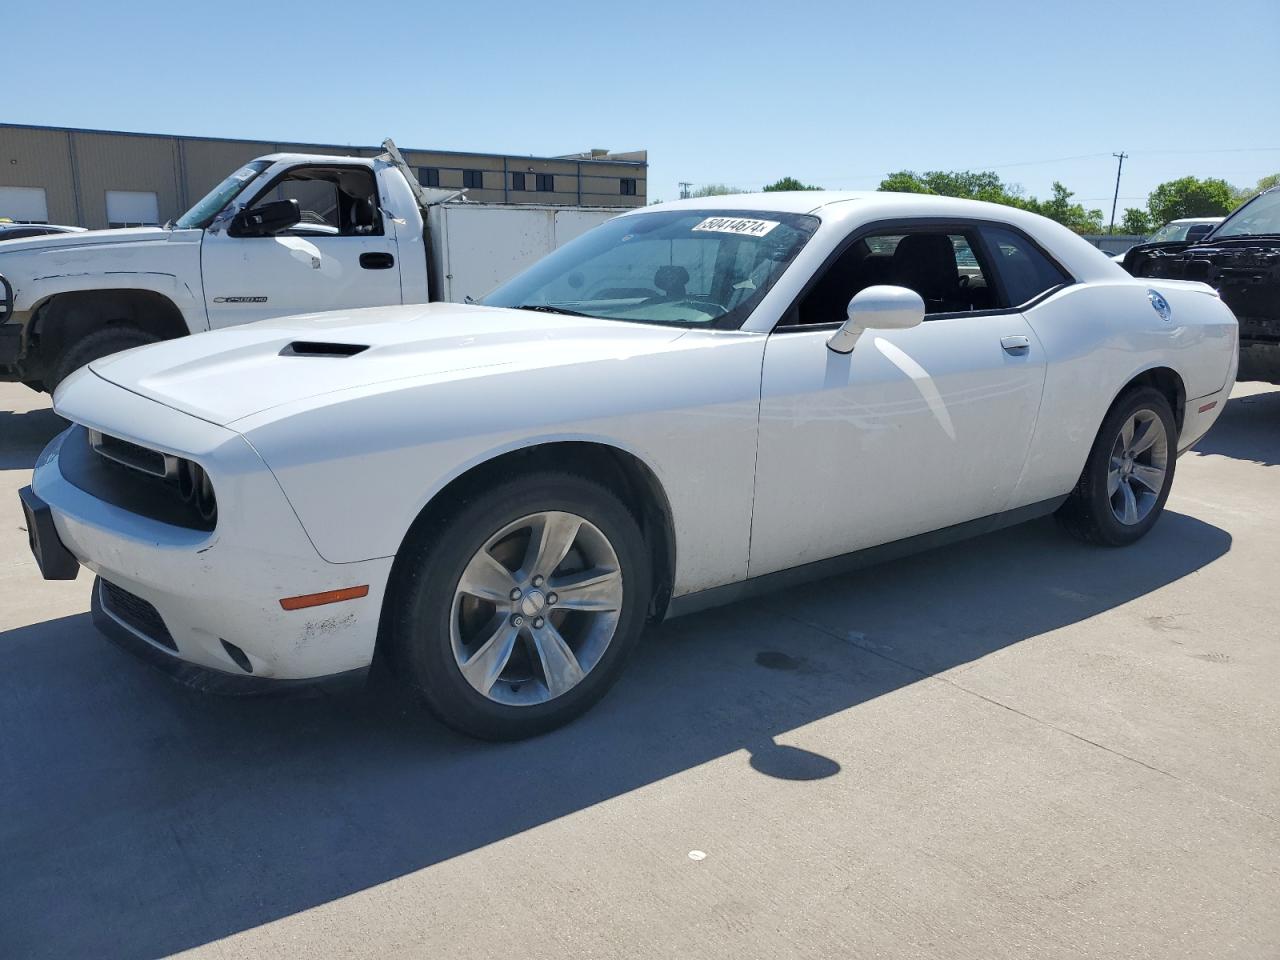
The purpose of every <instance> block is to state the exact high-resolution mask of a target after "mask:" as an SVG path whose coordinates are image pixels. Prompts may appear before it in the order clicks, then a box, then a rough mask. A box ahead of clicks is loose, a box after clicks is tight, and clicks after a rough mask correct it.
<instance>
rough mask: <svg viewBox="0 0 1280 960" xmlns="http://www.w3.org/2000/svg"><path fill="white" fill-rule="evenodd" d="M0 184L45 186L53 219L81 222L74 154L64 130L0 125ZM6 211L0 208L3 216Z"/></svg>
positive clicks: (50, 214) (0, 213)
mask: <svg viewBox="0 0 1280 960" xmlns="http://www.w3.org/2000/svg"><path fill="white" fill-rule="evenodd" d="M0 186H3V187H43V188H44V199H45V204H46V205H47V207H48V210H49V222H50V223H65V224H70V225H72V226H77V225H80V224H79V223H78V221H77V219H76V200H75V189H74V187H73V184H72V179H71V155H70V153H69V152H68V151H67V134H66V133H65V132H64V131H62V130H24V129H21V128H18V127H0ZM3 214H4V211H2V210H0V216H3Z"/></svg>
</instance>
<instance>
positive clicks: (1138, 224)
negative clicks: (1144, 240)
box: [1120, 207, 1156, 236]
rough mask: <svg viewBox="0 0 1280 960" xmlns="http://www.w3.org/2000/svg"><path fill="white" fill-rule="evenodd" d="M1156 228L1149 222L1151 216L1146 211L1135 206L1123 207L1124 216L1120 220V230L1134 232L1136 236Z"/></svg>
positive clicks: (1143, 234)
mask: <svg viewBox="0 0 1280 960" xmlns="http://www.w3.org/2000/svg"><path fill="white" fill-rule="evenodd" d="M1155 228H1156V225H1155V224H1153V223H1152V222H1151V217H1150V215H1148V213H1147V211H1145V210H1139V209H1138V208H1137V207H1125V208H1124V217H1123V218H1122V219H1121V220H1120V232H1121V233H1128V234H1134V235H1137V236H1146V235H1147V234H1148V233H1151V232H1152V231H1154V230H1155Z"/></svg>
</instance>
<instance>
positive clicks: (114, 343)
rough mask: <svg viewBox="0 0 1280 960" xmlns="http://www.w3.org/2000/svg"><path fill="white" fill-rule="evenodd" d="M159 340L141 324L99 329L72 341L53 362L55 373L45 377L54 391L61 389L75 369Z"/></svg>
mask: <svg viewBox="0 0 1280 960" xmlns="http://www.w3.org/2000/svg"><path fill="white" fill-rule="evenodd" d="M158 340H159V337H156V336H155V335H154V334H150V333H147V332H146V331H145V330H139V329H138V328H137V327H130V326H114V327H106V328H104V329H102V330H95V331H94V332H93V333H91V334H89V335H88V336H87V337H84V338H83V339H81V340H78V341H76V342H74V343H71V344H68V345H67V348H66V349H65V350H63V351H62V356H60V357H59V358H58V360H57V362H56V363H55V364H54V365H53V374H52V376H49V377H45V380H44V386H46V387H47V388H48V390H49V392H50V393H53V391H54V390H56V389H58V384H60V383H61V382H62V381H63V380H65V379H67V377H69V376H71V374H73V373H75V372H76V371H77V370H79V369H80V368H81V367H83V366H84V365H85V364H87V363H93V361H94V360H100V359H102V358H103V357H109V356H111V354H113V353H119V352H120V351H122V350H131V349H133V348H134V347H141V346H144V345H146V344H148V343H155V342H157V341H158Z"/></svg>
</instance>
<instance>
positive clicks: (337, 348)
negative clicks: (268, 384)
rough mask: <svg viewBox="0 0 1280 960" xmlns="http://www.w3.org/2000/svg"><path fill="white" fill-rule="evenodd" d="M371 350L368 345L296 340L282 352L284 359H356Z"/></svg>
mask: <svg viewBox="0 0 1280 960" xmlns="http://www.w3.org/2000/svg"><path fill="white" fill-rule="evenodd" d="M368 349H369V345H368V344H367V343H329V342H327V341H323V340H295V341H293V343H291V344H289V345H288V346H286V347H285V348H284V349H283V350H281V351H280V356H282V357H354V356H355V355H356V354H357V353H363V352H364V351H365V350H368Z"/></svg>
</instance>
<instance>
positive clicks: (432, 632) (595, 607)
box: [384, 473, 650, 740]
mask: <svg viewBox="0 0 1280 960" xmlns="http://www.w3.org/2000/svg"><path fill="white" fill-rule="evenodd" d="M649 566H650V562H649V557H648V556H647V551H646V549H645V544H644V539H643V536H642V534H641V533H640V530H639V527H638V525H637V524H636V521H635V519H634V517H633V516H632V515H631V513H630V511H628V510H627V508H626V507H625V506H623V504H622V503H621V502H620V501H619V500H618V499H617V498H616V497H615V496H614V495H613V494H612V493H610V492H609V491H607V490H605V489H604V488H603V487H600V486H599V485H598V484H596V483H594V482H592V481H590V480H587V479H585V478H583V477H579V476H575V475H572V474H556V473H539V474H531V475H528V476H526V477H522V478H517V479H514V480H512V481H509V482H507V483H504V484H502V485H500V486H497V487H494V488H492V489H490V490H488V491H486V492H484V493H482V494H480V495H479V496H478V497H476V498H475V499H474V500H473V501H471V502H470V503H469V504H467V505H466V506H465V507H464V508H462V509H461V510H460V511H459V512H458V513H456V514H455V515H454V516H453V517H451V518H450V519H448V520H446V521H444V522H442V523H440V524H438V525H436V526H434V527H432V528H430V529H426V528H424V529H420V530H416V531H415V532H414V533H413V534H411V536H410V538H409V542H408V543H406V549H405V551H404V552H403V553H402V556H401V558H400V559H399V560H398V561H397V569H396V573H395V575H394V577H393V583H392V595H391V597H390V598H389V600H388V603H389V605H393V606H390V607H389V611H388V614H389V615H388V617H387V619H386V622H385V628H386V633H385V636H384V640H385V642H386V643H387V645H388V648H389V652H390V653H391V655H392V658H393V661H394V662H395V664H396V666H397V667H398V669H399V670H400V672H401V674H402V675H403V677H404V678H405V679H406V680H407V681H408V682H409V684H410V685H411V686H412V687H414V688H415V689H416V690H417V691H418V692H419V693H420V694H421V695H422V697H423V698H424V699H425V701H426V703H427V705H428V706H429V707H430V708H431V710H432V711H433V712H434V713H435V714H436V715H437V716H439V717H440V719H442V720H443V721H444V722H445V723H447V724H449V725H450V726H452V727H454V728H455V729H457V730H460V731H461V732H463V733H467V734H471V735H472V736H478V737H483V738H486V739H500V740H509V739H518V738H521V737H526V736H531V735H533V734H537V733H541V732H543V731H545V730H550V729H552V728H554V727H556V726H559V725H561V724H563V723H567V722H568V721H569V720H571V719H573V718H574V717H576V716H577V715H579V714H580V713H582V712H583V711H585V710H586V709H587V708H588V707H590V706H591V705H592V704H593V703H595V701H596V700H598V699H599V698H600V697H601V696H603V695H604V693H605V691H606V690H607V689H608V688H609V686H610V685H611V684H612V683H613V681H614V680H615V679H616V678H617V676H618V674H619V673H620V672H621V670H622V666H623V663H624V662H625V660H626V655H627V653H628V652H629V651H630V649H631V648H632V647H633V646H634V644H635V641H636V640H637V639H638V637H639V634H640V632H641V630H642V629H643V627H644V621H645V617H646V612H647V607H648V603H649V599H650V597H649V594H650V588H649V583H650V572H649Z"/></svg>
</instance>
